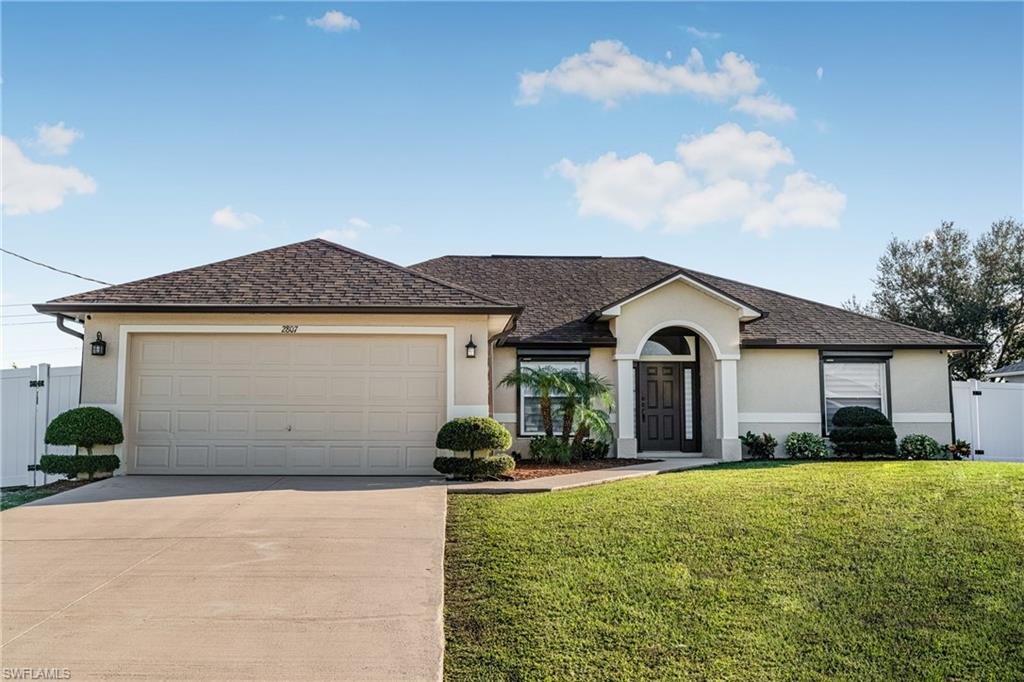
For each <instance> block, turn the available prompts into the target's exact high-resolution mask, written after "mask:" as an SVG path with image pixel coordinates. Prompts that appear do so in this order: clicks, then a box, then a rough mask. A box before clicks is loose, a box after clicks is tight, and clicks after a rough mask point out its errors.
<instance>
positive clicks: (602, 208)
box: [555, 152, 692, 229]
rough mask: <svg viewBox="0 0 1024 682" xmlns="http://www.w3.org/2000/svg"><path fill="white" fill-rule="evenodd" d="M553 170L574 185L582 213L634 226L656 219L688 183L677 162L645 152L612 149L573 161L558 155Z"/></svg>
mask: <svg viewBox="0 0 1024 682" xmlns="http://www.w3.org/2000/svg"><path fill="white" fill-rule="evenodd" d="M555 168H556V170H558V172H559V173H560V174H561V175H562V177H563V178H566V179H567V180H571V181H572V182H573V183H575V185H576V201H577V202H578V203H579V213H580V215H583V216H603V217H606V218H611V219H612V220H615V221H617V222H620V223H625V224H626V225H629V226H630V227H632V228H634V229H642V228H644V227H647V225H649V224H650V223H652V222H654V221H655V220H657V219H658V216H659V213H660V210H661V207H662V206H663V205H664V204H665V203H666V202H667V201H668V200H669V199H670V198H671V197H672V196H676V195H678V194H681V193H684V192H686V191H687V190H688V189H690V188H691V186H692V183H691V182H690V181H688V180H687V177H686V172H685V171H684V170H683V167H682V166H680V165H679V164H678V163H674V162H672V161H665V162H663V163H655V162H654V159H652V158H651V157H650V156H648V155H647V154H636V155H635V156H630V157H628V158H625V159H620V158H619V157H618V156H617V155H616V154H615V153H614V152H609V153H608V154H605V155H604V156H601V157H600V158H598V159H597V160H596V161H592V162H591V163H585V164H580V165H577V164H575V163H573V162H572V161H569V160H568V159H562V160H561V161H560V162H559V163H558V165H557V166H555Z"/></svg>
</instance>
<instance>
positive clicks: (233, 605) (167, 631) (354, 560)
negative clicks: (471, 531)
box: [0, 476, 446, 680]
mask: <svg viewBox="0 0 1024 682" xmlns="http://www.w3.org/2000/svg"><path fill="white" fill-rule="evenodd" d="M445 490H446V486H445V485H444V483H443V481H440V480H439V479H410V478H387V479H384V478H340V477H316V478H314V477H275V476H238V477H236V476H207V477H191V476H163V477H157V476H129V477H117V478H113V479H110V480H107V481H102V482H99V483H93V484H91V485H88V486H85V487H83V488H79V489H76V490H72V491H69V492H65V493H61V494H59V495H55V496H53V497H51V498H47V499H44V500H40V501H38V502H35V503H32V504H29V505H25V506H22V507H18V508H16V509H11V510H8V511H5V512H3V513H2V514H0V529H2V534H3V542H2V549H0V552H2V555H0V562H2V579H3V580H2V585H0V590H2V594H0V596H2V614H0V615H2V618H0V620H2V632H3V635H2V642H3V644H2V649H0V659H2V661H3V667H4V669H5V670H7V669H12V668H33V669H39V668H56V669H60V670H67V671H68V672H69V673H70V675H71V679H73V680H86V679H114V678H118V679H121V678H147V679H154V680H172V679H189V680H200V679H203V680H215V679H216V680H438V679H440V677H441V666H442V657H443V652H444V633H443V628H442V615H441V607H442V603H443V589H444V579H443V558H444V525H445Z"/></svg>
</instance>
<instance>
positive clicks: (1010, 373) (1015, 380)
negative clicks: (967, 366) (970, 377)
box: [985, 360, 1024, 384]
mask: <svg viewBox="0 0 1024 682" xmlns="http://www.w3.org/2000/svg"><path fill="white" fill-rule="evenodd" d="M985 378H986V379H991V380H993V381H1005V382H1006V383H1008V384H1024V360H1021V361H1020V362H1013V363H1011V364H1009V365H1003V366H1002V367H1000V368H999V369H996V370H993V371H991V372H989V373H988V374H986V375H985Z"/></svg>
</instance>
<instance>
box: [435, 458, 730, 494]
mask: <svg viewBox="0 0 1024 682" xmlns="http://www.w3.org/2000/svg"><path fill="white" fill-rule="evenodd" d="M721 462H722V460H720V459H710V458H707V457H700V458H697V457H694V458H690V459H682V458H681V459H668V460H659V461H657V462H645V463H644V464H634V465H633V466H627V467H620V468H614V469H597V470H595V471H581V472H579V473H575V474H561V475H558V476H548V477H545V478H535V479H530V480H526V481H485V482H479V483H460V482H451V483H449V484H448V494H449V495H509V494H527V493H550V492H554V491H556V490H571V489H573V488H584V487H587V486H592V485H601V484H603V483H613V482H615V481H625V480H629V479H633V478H644V477H646V476H657V475H658V474H670V473H673V472H676V471H685V470H687V469H697V468H699V467H706V466H713V465H715V464H721Z"/></svg>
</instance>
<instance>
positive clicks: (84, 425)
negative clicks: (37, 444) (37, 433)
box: [44, 407, 124, 468]
mask: <svg viewBox="0 0 1024 682" xmlns="http://www.w3.org/2000/svg"><path fill="white" fill-rule="evenodd" d="M44 440H45V442H46V444H47V445H74V446H75V452H76V453H77V452H78V448H85V450H86V452H88V453H89V454H90V455H91V454H92V448H93V446H95V445H117V444H118V443H123V442H124V431H123V430H122V429H121V420H120V419H118V418H117V417H115V416H114V415H112V414H110V413H109V412H107V411H106V410H104V409H102V408H99V407H76V408H75V409H73V410H68V411H67V412H63V413H61V414H59V415H57V417H56V418H54V420H53V421H52V422H50V425H49V426H47V427H46V436H45V438H44ZM115 468H116V467H115Z"/></svg>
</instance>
